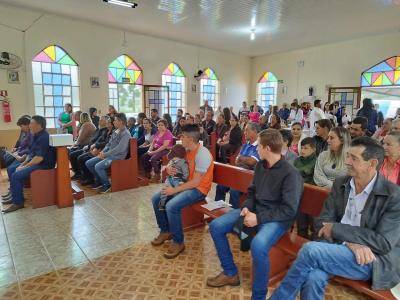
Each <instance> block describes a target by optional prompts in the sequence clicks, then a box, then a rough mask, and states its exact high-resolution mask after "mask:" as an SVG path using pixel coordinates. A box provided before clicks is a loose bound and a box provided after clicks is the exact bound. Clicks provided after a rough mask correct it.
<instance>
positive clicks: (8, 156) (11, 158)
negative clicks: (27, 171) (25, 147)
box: [3, 151, 16, 167]
mask: <svg viewBox="0 0 400 300" xmlns="http://www.w3.org/2000/svg"><path fill="white" fill-rule="evenodd" d="M3 158H4V162H5V164H6V165H5V167H9V166H10V165H11V164H12V163H13V162H14V161H16V159H15V157H14V156H13V155H12V154H11V153H10V152H8V151H4V155H3Z"/></svg>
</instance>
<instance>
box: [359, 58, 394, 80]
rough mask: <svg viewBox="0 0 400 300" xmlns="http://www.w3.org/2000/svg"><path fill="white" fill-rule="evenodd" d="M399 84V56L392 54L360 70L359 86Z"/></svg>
mask: <svg viewBox="0 0 400 300" xmlns="http://www.w3.org/2000/svg"><path fill="white" fill-rule="evenodd" d="M394 85H400V56H392V57H390V58H388V59H386V60H384V61H382V62H380V63H378V64H376V65H375V66H373V67H372V68H369V69H368V70H366V71H364V72H362V74H361V86H362V87H373V86H394Z"/></svg>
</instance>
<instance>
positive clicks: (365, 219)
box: [270, 137, 400, 300]
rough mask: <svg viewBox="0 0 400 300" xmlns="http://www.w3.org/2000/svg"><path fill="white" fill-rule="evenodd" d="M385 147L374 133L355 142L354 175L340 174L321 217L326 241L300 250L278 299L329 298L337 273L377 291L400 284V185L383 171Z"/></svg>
mask: <svg viewBox="0 0 400 300" xmlns="http://www.w3.org/2000/svg"><path fill="white" fill-rule="evenodd" d="M383 158H384V150H383V147H382V146H381V145H380V144H379V143H378V142H377V141H375V140H373V139H372V138H369V137H359V138H356V139H354V140H353V141H352V142H351V147H350V149H349V151H348V153H347V158H346V165H347V167H348V175H347V176H343V177H338V178H337V179H336V180H335V182H334V184H333V187H332V191H331V193H330V194H329V197H328V199H327V200H326V201H325V203H324V207H323V209H322V212H321V214H320V216H319V218H318V219H317V221H316V226H317V230H318V229H319V233H318V235H319V236H320V237H321V238H322V239H323V240H324V241H322V242H309V243H307V244H305V245H304V246H303V248H302V249H301V250H300V252H299V254H298V256H297V259H296V261H295V262H294V263H293V265H292V266H291V268H290V270H289V271H288V273H287V275H286V277H285V278H284V279H283V281H282V282H281V285H280V286H279V288H278V289H276V290H275V292H274V293H273V294H272V296H271V298H270V299H272V300H278V299H285V300H286V299H287V300H290V299H295V298H296V295H297V293H298V292H299V291H300V296H301V299H302V300H304V299H310V300H311V299H312V300H317V299H324V292H325V287H326V285H327V283H328V280H329V278H330V277H332V276H341V277H345V278H349V279H353V280H368V281H372V289H378V290H379V289H390V288H392V287H394V286H395V285H396V284H397V283H398V282H400V264H399V261H400V226H399V224H400V201H399V199H400V187H398V186H396V185H395V184H393V183H391V182H389V181H387V180H386V179H385V178H384V177H383V176H382V175H380V174H379V173H378V171H377V170H378V168H379V166H380V165H381V164H382V161H383Z"/></svg>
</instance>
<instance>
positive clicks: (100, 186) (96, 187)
mask: <svg viewBox="0 0 400 300" xmlns="http://www.w3.org/2000/svg"><path fill="white" fill-rule="evenodd" d="M102 187H103V185H102V184H101V183H97V182H95V183H93V184H92V186H91V188H92V190H98V189H101V188H102Z"/></svg>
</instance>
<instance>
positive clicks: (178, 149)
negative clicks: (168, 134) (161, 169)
mask: <svg viewBox="0 0 400 300" xmlns="http://www.w3.org/2000/svg"><path fill="white" fill-rule="evenodd" d="M185 156H186V150H185V148H184V147H183V146H182V145H180V144H177V145H175V146H173V147H172V149H171V151H170V152H169V153H168V156H167V157H168V159H169V163H168V166H169V167H174V168H175V169H176V174H175V175H174V176H171V175H169V176H168V177H167V179H165V185H166V186H171V187H176V186H178V185H181V184H182V183H184V182H186V180H187V179H188V177H189V166H188V164H187V162H186V160H185ZM168 200H169V199H168V196H167V195H163V194H161V201H160V203H159V206H158V209H159V210H165V206H166V204H167V201H168Z"/></svg>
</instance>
